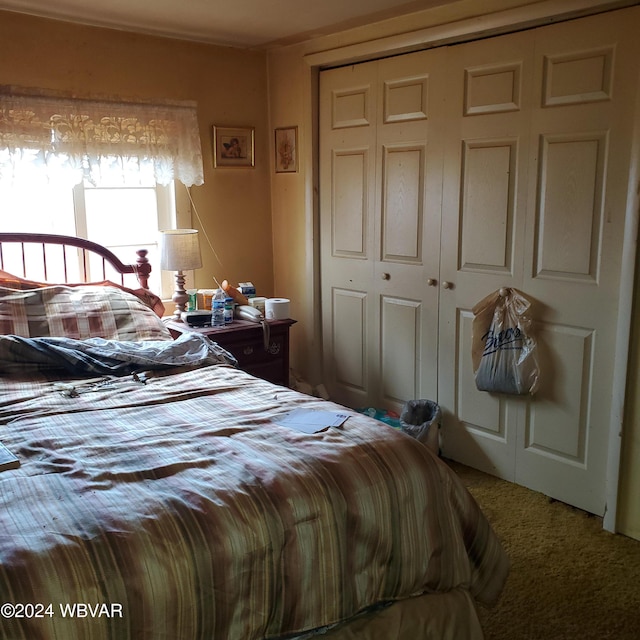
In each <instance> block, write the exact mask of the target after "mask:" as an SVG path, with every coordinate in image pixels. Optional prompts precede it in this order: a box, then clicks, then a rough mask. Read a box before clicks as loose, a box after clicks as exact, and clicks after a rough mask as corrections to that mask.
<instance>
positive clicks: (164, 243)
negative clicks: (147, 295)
mask: <svg viewBox="0 0 640 640" xmlns="http://www.w3.org/2000/svg"><path fill="white" fill-rule="evenodd" d="M201 266H202V258H201V256H200V243H199V242H198V231H197V229H171V230H169V231H161V232H160V268H161V269H163V270H165V271H175V272H176V290H175V292H174V294H173V296H172V297H171V299H172V300H173V301H174V302H175V304H176V310H175V313H174V319H175V320H178V321H180V320H181V314H182V312H183V311H186V310H187V302H188V300H189V295H188V294H187V292H186V290H185V288H184V273H183V271H188V270H189V269H199V268H200V267H201Z"/></svg>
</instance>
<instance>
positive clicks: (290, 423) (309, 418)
mask: <svg viewBox="0 0 640 640" xmlns="http://www.w3.org/2000/svg"><path fill="white" fill-rule="evenodd" d="M348 417H349V416H348V415H347V414H346V413H334V412H333V411H315V410H309V409H295V410H293V411H289V413H285V414H284V415H283V416H282V417H281V418H278V420H277V423H278V424H279V425H281V426H283V427H289V428H291V429H295V430H296V431H301V432H302V433H317V432H318V431H322V430H323V429H327V428H329V427H340V426H342V425H343V424H344V422H345V421H346V419H347V418H348Z"/></svg>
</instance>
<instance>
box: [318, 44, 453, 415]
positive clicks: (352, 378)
mask: <svg viewBox="0 0 640 640" xmlns="http://www.w3.org/2000/svg"><path fill="white" fill-rule="evenodd" d="M442 62H443V52H442V51H439V50H438V51H430V52H420V53H416V54H411V55H407V56H402V57H401V58H398V59H395V58H394V59H389V60H383V61H375V62H369V63H365V64H359V65H353V66H349V67H344V68H341V69H334V70H331V71H326V72H323V73H322V74H321V90H320V95H321V105H320V114H321V115H320V139H321V141H322V142H321V149H320V158H321V160H320V173H321V192H320V198H321V261H322V314H323V352H324V365H325V373H326V381H325V383H326V384H327V386H328V388H329V391H330V393H331V395H332V397H333V398H335V399H337V400H338V401H340V402H343V403H345V404H347V405H350V406H371V405H374V406H384V407H387V408H396V409H399V408H400V407H401V406H402V404H403V403H404V401H405V400H406V399H407V398H417V397H431V398H435V396H436V394H437V362H438V357H437V355H438V342H437V340H438V278H439V276H438V270H439V260H440V219H441V216H440V199H441V190H442V131H441V130H440V129H439V128H438V122H439V121H441V119H442V117H443V109H444V99H443V96H444V93H443V90H444V84H445V75H444V66H443V64H442Z"/></svg>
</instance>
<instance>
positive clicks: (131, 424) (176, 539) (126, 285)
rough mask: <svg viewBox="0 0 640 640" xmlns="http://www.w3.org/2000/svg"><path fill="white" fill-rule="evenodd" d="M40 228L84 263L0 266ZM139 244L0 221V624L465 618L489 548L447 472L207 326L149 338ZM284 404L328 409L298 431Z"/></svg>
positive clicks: (270, 632) (377, 634) (453, 638)
mask: <svg viewBox="0 0 640 640" xmlns="http://www.w3.org/2000/svg"><path fill="white" fill-rule="evenodd" d="M50 240H53V246H54V247H58V248H59V247H60V246H67V247H69V249H65V250H64V251H70V252H71V253H70V255H71V256H73V258H72V261H74V262H75V261H76V260H79V263H80V264H86V263H87V262H88V260H87V259H85V254H84V252H86V251H91V252H94V251H97V252H98V253H97V254H96V255H97V256H98V257H97V258H96V257H95V256H93V257H92V258H91V260H94V263H95V261H96V260H97V264H102V265H103V269H102V271H101V272H100V274H99V276H98V277H97V279H96V278H95V277H94V274H93V273H92V274H91V278H87V272H86V269H85V270H84V271H83V270H82V268H81V269H80V271H81V272H82V274H81V275H82V277H81V278H80V280H81V281H80V282H74V281H73V277H75V276H76V274H77V273H78V272H77V271H74V272H73V273H72V276H71V281H69V279H68V278H67V277H65V278H63V279H62V281H60V280H57V281H56V282H55V283H52V282H50V281H47V278H43V277H39V278H34V277H33V276H32V275H31V274H30V273H28V270H27V269H21V270H20V273H15V271H16V270H15V269H14V271H9V270H8V269H5V264H4V263H3V262H2V256H3V255H8V252H9V245H11V246H12V247H13V248H12V249H11V251H14V258H15V252H16V251H17V252H18V254H19V255H27V253H28V251H34V249H33V246H32V245H34V246H35V247H36V249H35V254H37V256H38V257H40V256H44V262H48V261H49V260H51V258H50V257H47V256H48V255H49V254H48V251H49V250H48V249H47V248H46V247H47V246H48V242H49V241H50ZM25 247H27V250H25ZM30 255H31V254H30ZM78 256H79V258H78ZM140 258H143V259H144V262H143V263H142V264H144V265H145V266H144V267H143V268H142V270H141V267H140V262H138V263H136V265H133V266H131V265H123V264H122V263H119V261H118V260H117V259H116V261H115V262H114V261H112V260H111V257H110V256H109V252H106V253H105V252H103V251H102V250H101V249H100V247H98V246H97V245H96V246H91V247H89V246H88V245H87V244H86V242H85V241H80V242H79V243H78V241H77V239H73V238H63V239H61V238H60V237H53V238H47V237H45V236H43V235H38V236H35V237H33V236H31V237H29V236H28V235H26V234H2V233H0V269H2V270H3V271H2V273H1V274H0V334H1V335H0V386H1V390H2V393H1V395H0V442H1V443H3V444H4V445H5V446H6V447H7V448H8V449H9V451H11V452H13V453H14V454H15V455H16V456H17V457H18V458H19V460H20V466H19V467H18V468H12V469H6V470H3V471H0V637H1V638H3V639H7V640H14V639H18V638H25V639H27V638H28V639H30V640H31V639H43V640H49V639H52V638H56V639H64V640H73V639H78V640H80V639H82V640H91V639H103V638H110V639H114V640H116V639H117V640H126V639H134V640H138V639H149V640H151V639H153V640H163V639H167V640H169V639H171V640H176V639H184V640H196V639H198V640H199V639H207V640H212V639H214V640H263V639H270V640H275V639H281V638H282V639H283V638H297V639H300V640H302V639H305V640H306V639H310V638H315V637H320V638H326V639H328V640H347V639H350V638H353V639H355V638H357V639H359V640H360V639H362V640H367V639H371V640H373V639H385V640H386V639H391V638H393V639H399V640H427V639H429V640H432V639H433V640H435V639H450V640H466V639H469V640H475V639H480V638H482V630H481V628H480V625H479V622H478V617H477V615H476V607H477V604H478V603H484V604H486V605H489V606H490V605H492V604H494V603H495V602H496V601H497V599H498V598H499V595H500V593H501V591H502V589H503V587H504V583H505V579H506V576H507V573H508V564H509V562H508V558H507V556H506V554H505V551H504V549H503V547H502V546H501V544H500V541H499V539H498V538H497V536H496V535H495V533H494V532H493V530H492V529H491V527H490V525H489V523H488V521H487V520H486V518H485V517H484V515H483V513H482V512H481V510H480V509H479V507H478V506H477V504H476V503H475V501H474V500H473V498H472V497H471V496H470V494H469V493H468V492H467V491H466V489H465V488H464V487H463V486H462V484H461V483H460V481H459V480H458V478H457V476H456V475H455V473H453V472H452V471H451V470H450V469H449V467H448V466H447V465H446V464H445V463H444V462H443V461H442V460H440V459H439V458H438V456H437V455H435V454H434V453H433V452H432V451H431V450H430V449H429V448H428V447H427V446H425V445H423V444H422V443H420V442H418V441H417V440H415V439H413V438H411V437H410V436H408V435H407V434H405V433H403V432H401V431H399V430H397V429H394V428H392V427H390V426H388V425H386V424H384V423H382V422H379V421H376V420H374V419H372V418H369V417H367V416H365V415H363V414H360V413H357V412H354V411H351V410H349V409H347V408H345V407H342V406H339V405H336V404H333V403H331V402H329V401H325V400H321V399H318V398H315V397H311V396H307V395H304V394H302V393H299V392H297V391H295V390H292V389H289V388H286V387H282V386H277V385H274V384H271V383H269V382H266V381H264V380H260V379H258V378H254V377H252V376H250V375H249V374H247V373H245V372H243V371H241V370H239V369H238V368H237V367H236V366H235V360H234V357H233V354H229V353H228V352H226V351H224V350H223V349H221V348H220V347H218V345H216V343H214V342H211V341H210V340H208V339H207V338H203V337H202V336H199V335H197V334H185V335H184V336H181V337H180V339H179V340H175V341H174V340H171V337H170V335H169V333H168V331H167V330H166V327H165V326H164V323H163V322H162V320H161V316H162V311H163V308H162V304H161V301H160V300H159V299H158V298H156V297H155V296H154V295H153V294H151V293H150V292H149V291H148V290H147V284H148V281H147V279H148V277H149V276H150V273H151V267H150V265H149V264H148V262H146V256H144V255H143V256H139V259H140ZM38 260H40V258H38ZM38 260H35V262H36V263H37V262H38ZM18 262H20V260H18ZM22 262H23V263H24V264H23V266H27V265H28V264H31V262H32V260H26V259H25V260H24V261H22ZM14 263H15V259H14ZM104 264H108V268H109V269H110V270H113V271H114V272H115V273H116V274H118V275H117V276H116V277H115V278H113V279H111V277H107V276H106V270H105V269H104ZM123 267H124V268H123ZM37 269H38V270H39V273H40V274H41V275H42V274H44V273H45V272H47V273H54V272H55V273H56V274H59V273H60V271H59V270H55V271H54V270H53V269H52V267H51V266H50V265H47V266H46V267H44V268H43V267H42V266H39V267H37ZM125 276H126V278H129V281H125ZM140 278H142V281H141V280H140ZM87 279H91V280H93V281H92V282H85V280H87ZM131 279H133V282H131ZM194 336H195V337H194ZM298 410H305V411H310V412H313V413H310V414H307V415H308V416H312V417H314V418H315V417H317V416H320V415H321V416H323V417H325V416H328V415H331V416H333V415H334V414H335V415H337V416H338V422H339V421H340V420H343V422H342V423H341V424H340V425H339V426H331V427H328V428H326V429H323V430H320V431H318V432H316V433H304V432H301V431H299V430H298V429H296V428H292V427H291V426H288V425H287V418H289V417H290V416H291V415H292V411H298ZM320 412H326V413H322V414H321V413H320ZM296 415H299V414H296Z"/></svg>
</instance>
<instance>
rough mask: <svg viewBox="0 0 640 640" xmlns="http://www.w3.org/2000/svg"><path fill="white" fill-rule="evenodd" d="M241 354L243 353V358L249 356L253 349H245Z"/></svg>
mask: <svg viewBox="0 0 640 640" xmlns="http://www.w3.org/2000/svg"><path fill="white" fill-rule="evenodd" d="M242 353H244V355H245V356H250V355H251V354H252V353H253V347H245V348H244V349H243V350H242Z"/></svg>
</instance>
